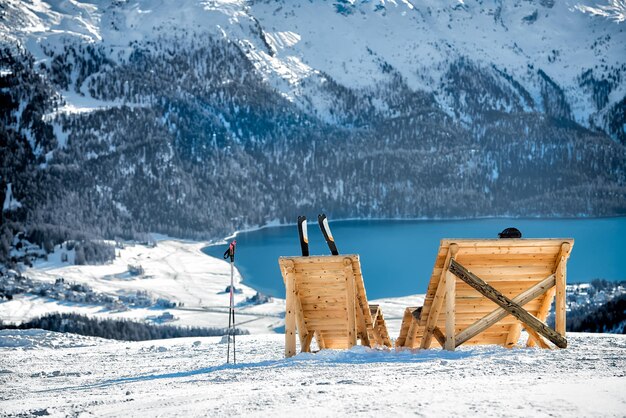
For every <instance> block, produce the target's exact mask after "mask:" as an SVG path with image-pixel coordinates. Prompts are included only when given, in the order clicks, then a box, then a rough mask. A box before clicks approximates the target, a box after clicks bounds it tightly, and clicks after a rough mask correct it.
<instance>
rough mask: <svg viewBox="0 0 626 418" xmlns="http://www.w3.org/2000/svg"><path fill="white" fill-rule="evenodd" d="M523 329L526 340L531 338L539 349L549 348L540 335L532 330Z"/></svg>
mask: <svg viewBox="0 0 626 418" xmlns="http://www.w3.org/2000/svg"><path fill="white" fill-rule="evenodd" d="M525 329H526V332H527V333H528V338H531V339H532V340H533V341H534V342H535V344H538V345H539V347H541V348H547V349H549V348H550V346H549V345H548V344H547V343H546V342H545V341H544V340H543V338H541V335H539V334H538V333H537V332H536V331H535V330H533V329H532V328H525Z"/></svg>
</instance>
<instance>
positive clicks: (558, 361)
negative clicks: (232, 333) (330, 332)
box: [0, 239, 626, 417]
mask: <svg viewBox="0 0 626 418" xmlns="http://www.w3.org/2000/svg"><path fill="white" fill-rule="evenodd" d="M203 245H204V244H202V243H197V242H190V241H177V240H170V239H165V240H161V241H159V242H158V245H157V246H156V247H154V248H151V247H146V246H141V245H136V246H127V247H126V248H124V249H122V250H117V251H118V252H119V257H118V258H116V260H115V261H114V262H113V263H111V264H107V265H103V266H74V265H69V264H64V263H61V262H60V259H57V257H56V256H57V255H58V254H55V255H53V256H51V257H50V261H49V262H47V263H43V262H42V263H39V264H36V265H35V267H34V268H32V269H28V270H26V271H25V272H24V274H26V275H29V276H31V277H33V278H36V279H37V280H41V281H54V280H56V278H57V277H64V278H65V280H66V281H70V282H77V283H86V284H89V285H90V286H91V287H92V288H93V289H94V290H95V291H98V292H105V293H110V294H119V292H124V291H129V290H136V289H143V290H147V291H149V292H151V293H153V294H157V295H159V296H162V297H165V298H167V299H170V300H175V301H178V302H183V303H184V304H185V306H184V308H185V309H190V310H183V309H168V311H170V312H172V313H173V314H174V316H175V317H176V318H177V320H176V321H175V322H174V323H175V324H182V325H196V326H199V325H202V326H219V327H223V326H224V325H226V324H227V322H228V320H227V316H226V312H227V311H226V306H225V305H226V303H227V300H228V298H227V295H226V294H224V293H222V292H223V290H224V289H225V287H226V286H227V285H228V283H229V280H230V268H229V266H228V264H227V263H226V262H224V261H223V260H219V259H216V258H212V257H209V256H207V255H205V254H204V253H202V252H201V248H202V246H203ZM128 264H134V265H136V264H140V265H141V266H142V267H143V268H144V270H145V273H144V276H143V278H130V277H127V275H126V274H125V273H127V269H128ZM277 273H278V272H277ZM278 279H279V277H278ZM240 280H241V276H240V275H239V274H238V273H237V274H236V281H237V283H238V284H237V287H238V288H240V289H241V290H242V293H241V294H239V295H237V301H238V302H242V301H243V300H244V299H245V298H246V297H248V296H252V295H253V294H254V293H255V291H254V290H253V289H251V288H249V287H247V286H245V285H243V284H241V283H240ZM372 302H374V303H380V304H381V305H382V309H383V312H384V314H385V317H386V319H387V325H388V328H389V332H390V335H391V336H392V337H395V336H397V334H398V330H399V325H400V319H401V316H402V313H403V311H404V308H405V307H406V306H410V305H419V304H420V303H421V302H422V296H419V295H414V296H407V297H403V298H395V299H386V300H379V301H372ZM53 311H73V312H82V313H86V314H89V315H94V316H98V317H112V318H117V317H124V318H133V319H135V320H144V319H146V318H147V317H148V316H154V315H155V314H158V310H155V309H154V308H152V309H131V310H129V311H126V312H112V311H107V310H106V309H104V308H103V307H102V306H89V305H84V304H71V303H67V302H58V301H53V300H50V299H44V298H41V297H36V296H33V295H28V296H18V297H16V298H15V299H14V300H13V301H7V302H4V303H0V318H3V319H4V320H6V319H12V320H17V321H21V320H25V319H28V318H31V317H34V316H37V315H41V314H44V313H47V312H53ZM238 313H239V314H238V315H239V316H238V318H239V320H240V321H241V323H242V327H243V328H245V329H248V330H249V331H250V332H251V333H252V334H251V335H246V336H238V337H237V360H238V364H237V365H232V364H231V365H226V364H224V363H225V356H226V344H225V343H224V340H223V339H222V338H219V337H207V338H181V339H171V340H156V341H145V342H119V341H110V340H104V339H99V338H91V337H83V336H78V335H73V334H59V333H54V332H48V331H42V330H25V331H12V330H4V331H0V387H1V388H2V390H0V416H24V415H46V414H49V415H52V416H87V415H97V416H127V415H133V416H155V415H166V416H174V415H177V416H185V417H187V416H198V415H202V416H207V415H208V416H224V415H246V416H260V415H263V416H265V415H269V414H274V415H280V416H288V415H296V416H298V415H300V414H302V413H303V411H307V413H311V414H315V415H316V416H339V415H347V414H361V415H379V414H382V413H385V414H386V413H391V414H396V415H402V416H404V415H425V416H452V415H468V414H471V415H478V416H493V415H497V416H502V415H506V416H528V415H531V414H532V415H539V416H547V415H551V416H572V415H583V416H590V415H593V416H624V414H625V412H626V336H624V335H608V334H569V335H568V341H569V347H568V348H567V349H565V350H539V349H514V350H507V349H504V348H501V347H499V346H483V347H462V348H461V349H459V350H458V351H457V352H454V353H451V352H445V351H441V350H434V349H433V350H424V351H416V352H411V351H395V350H372V349H367V348H364V347H355V348H354V349H352V350H348V351H334V350H324V351H322V352H319V353H316V354H299V355H297V356H295V357H293V358H290V359H284V358H283V353H284V335H283V334H280V333H276V332H275V329H276V328H278V327H280V326H282V325H283V319H282V315H283V314H284V301H283V300H281V299H274V300H273V301H271V302H269V303H266V304H262V305H256V306H242V307H241V308H240V309H239V310H238ZM243 321H246V322H245V323H244V322H243Z"/></svg>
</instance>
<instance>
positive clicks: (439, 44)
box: [0, 0, 626, 242]
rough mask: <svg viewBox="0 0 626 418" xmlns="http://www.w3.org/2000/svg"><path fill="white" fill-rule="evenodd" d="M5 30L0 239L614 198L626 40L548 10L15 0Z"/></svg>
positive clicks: (598, 207) (610, 211) (525, 210)
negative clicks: (22, 232) (8, 199)
mask: <svg viewBox="0 0 626 418" xmlns="http://www.w3.org/2000/svg"><path fill="white" fill-rule="evenodd" d="M0 33H3V34H4V35H6V36H5V40H4V41H3V42H2V56H1V57H0V63H1V66H2V68H1V69H2V72H1V73H0V87H1V88H2V95H3V96H4V97H5V98H6V99H7V100H5V102H6V103H7V104H5V105H3V106H2V108H1V109H0V110H1V117H2V120H3V131H4V132H3V134H4V137H5V138H6V141H5V143H3V144H2V147H3V150H4V151H3V154H4V157H3V158H4V161H3V169H2V172H0V176H1V182H2V185H1V186H2V187H1V188H0V198H2V200H4V195H5V194H6V191H8V190H9V187H8V184H11V185H12V188H11V190H12V192H13V195H14V198H15V199H17V201H19V202H21V203H22V207H20V208H17V209H15V210H12V211H5V212H4V213H3V217H4V221H5V222H4V223H3V224H4V226H3V228H4V229H3V231H2V234H0V235H3V236H5V242H8V241H10V240H9V235H11V234H13V233H15V232H16V231H17V230H19V229H22V228H26V229H29V228H30V229H31V230H33V229H37V228H38V229H40V230H41V229H44V230H45V231H47V235H48V236H50V237H51V239H52V240H53V241H55V242H56V241H58V240H60V239H61V236H63V238H64V239H68V236H67V234H70V233H71V232H69V231H71V230H76V231H82V232H85V233H88V234H93V235H96V236H106V237H113V236H124V237H132V236H133V235H134V234H136V233H141V232H144V231H158V232H163V233H167V234H170V235H173V236H189V237H196V238H200V237H202V238H206V237H210V236H213V237H215V236H223V235H224V234H226V233H228V232H232V231H233V230H237V229H243V228H245V227H249V226H253V225H262V224H265V223H267V222H268V221H270V220H274V219H278V220H279V221H281V222H285V221H287V220H289V219H292V218H293V216H295V215H294V214H297V213H299V212H302V211H307V210H313V211H315V210H318V211H319V210H325V211H326V212H327V213H329V215H331V216H333V217H334V218H339V217H364V218H368V217H399V218H403V217H405V218H406V217H413V218H415V217H459V216H462V217H472V216H486V215H490V216H502V215H508V216H579V215H583V216H604V215H623V214H624V213H626V205H625V203H624V202H625V199H624V197H625V196H626V169H625V167H626V150H625V144H626V130H624V126H626V125H625V124H626V82H624V74H626V59H625V57H624V53H623V51H622V50H621V49H620V45H623V41H625V40H626V34H624V31H623V28H622V26H621V25H620V24H617V23H614V22H611V21H609V20H606V19H604V18H601V17H597V16H590V15H587V14H583V13H581V12H580V11H577V10H575V9H570V8H568V6H567V5H564V4H561V3H556V2H551V1H545V0H542V1H539V2H522V1H518V2H510V3H506V4H503V3H501V2H497V1H496V2H487V1H475V2H469V1H467V2H443V3H442V2H434V1H432V2H431V1H425V2H421V3H419V4H417V3H415V2H407V1H398V2H382V1H380V2H376V1H372V2H368V1H352V2H348V1H336V2H331V1H323V2H308V3H307V2H302V3H291V2H284V1H249V2H244V1H235V0H233V1H226V0H224V1H195V0H187V1H184V2H181V3H178V7H168V5H167V3H166V2H147V1H139V2H132V3H130V2H125V1H113V2H108V1H92V2H72V3H65V2H60V1H49V2H43V1H35V0H33V1H27V2H15V1H9V2H8V3H6V4H5V6H4V7H3V8H2V9H0ZM58 230H63V231H64V232H62V233H61V232H58ZM54 231H56V232H54ZM44 235H46V234H44ZM59 242H60V241H59Z"/></svg>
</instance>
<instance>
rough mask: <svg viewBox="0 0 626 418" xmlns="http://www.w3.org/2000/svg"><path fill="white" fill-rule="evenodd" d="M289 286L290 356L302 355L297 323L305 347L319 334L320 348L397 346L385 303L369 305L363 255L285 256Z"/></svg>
mask: <svg viewBox="0 0 626 418" xmlns="http://www.w3.org/2000/svg"><path fill="white" fill-rule="evenodd" d="M278 264H279V265H280V270H281V273H282V275H283V280H284V282H285V288H286V290H287V296H286V304H287V306H286V312H285V357H291V356H293V355H295V354H296V328H297V330H298V336H299V338H300V349H301V351H302V352H309V351H310V350H311V341H312V339H313V336H315V340H316V341H317V345H318V346H319V347H320V349H323V348H350V347H352V346H354V345H356V344H357V339H359V340H360V341H361V344H362V345H367V346H370V347H372V346H374V345H381V346H382V345H384V346H387V347H391V340H390V339H389V334H388V333H387V327H386V325H385V319H384V317H383V315H382V312H381V311H380V308H379V307H378V306H375V305H371V306H370V305H368V302H367V296H366V294H365V286H364V284H363V275H362V274H361V264H360V262H359V256H358V255H336V256H316V257H280V258H279V259H278Z"/></svg>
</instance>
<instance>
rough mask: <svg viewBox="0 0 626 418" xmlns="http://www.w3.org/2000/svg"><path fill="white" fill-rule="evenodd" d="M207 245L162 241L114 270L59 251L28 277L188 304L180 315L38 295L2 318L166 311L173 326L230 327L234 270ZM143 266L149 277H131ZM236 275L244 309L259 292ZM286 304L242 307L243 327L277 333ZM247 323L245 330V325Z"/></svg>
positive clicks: (123, 252)
mask: <svg viewBox="0 0 626 418" xmlns="http://www.w3.org/2000/svg"><path fill="white" fill-rule="evenodd" d="M204 245H205V244H203V243H198V242H185V241H175V240H162V241H159V242H158V245H157V246H156V247H154V248H150V247H146V246H143V245H136V246H130V245H129V246H126V247H125V248H124V249H118V250H116V252H117V253H118V255H119V257H117V258H116V259H115V260H114V261H113V262H112V263H111V264H105V265H96V266H76V265H70V264H68V263H61V262H60V257H58V255H59V254H58V253H59V251H57V252H56V253H55V254H52V255H51V256H50V257H49V260H50V261H48V262H39V263H37V264H35V266H34V267H33V268H30V269H27V270H26V271H25V272H24V273H23V274H24V275H25V276H28V277H30V278H32V279H35V280H38V281H44V282H50V283H54V281H55V280H56V279H57V278H61V277H62V278H64V279H65V281H66V282H69V283H82V284H87V285H89V286H90V287H91V288H92V289H93V290H94V291H96V292H101V293H104V294H109V295H114V296H119V295H123V294H128V293H132V292H136V291H138V290H139V291H147V292H148V293H149V294H150V295H152V296H154V297H162V298H165V299H167V300H170V301H173V302H177V303H178V304H180V303H182V304H183V306H182V307H179V308H177V309H170V308H168V309H165V308H161V309H160V310H159V309H157V308H155V307H151V308H136V309H130V310H128V311H124V312H116V311H114V310H108V309H105V307H104V306H101V305H89V304H79V303H69V302H65V301H56V300H52V299H49V298H42V297H39V296H35V295H17V296H16V297H15V298H14V299H13V300H12V301H5V302H3V303H0V317H1V318H3V320H5V321H7V322H14V323H19V322H22V321H25V320H28V319H32V318H34V317H38V316H42V315H45V314H47V313H51V312H76V313H81V314H86V315H90V316H96V317H100V318H112V319H116V318H126V319H133V320H146V319H148V318H150V317H154V316H156V315H159V314H160V313H161V312H163V311H168V312H170V313H172V314H173V315H174V316H175V318H176V320H175V321H174V322H168V323H169V324H172V325H184V326H202V327H224V326H225V325H226V324H228V294H227V293H224V291H225V289H226V287H227V286H228V285H229V284H230V266H229V265H228V264H227V263H226V262H225V261H223V260H218V259H216V258H213V257H209V256H207V255H205V254H204V253H203V252H202V251H201V249H202V247H203V246H204ZM129 264H131V265H141V266H142V267H143V269H144V270H145V273H144V274H143V275H142V276H140V277H135V276H130V275H129V274H128V265H129ZM240 282H241V276H240V275H239V273H238V272H237V271H235V287H236V288H237V289H240V290H241V293H237V294H236V295H235V303H237V304H240V305H241V304H242V303H244V302H245V299H246V298H247V297H252V296H254V295H255V293H256V292H255V291H254V290H253V289H251V288H249V287H248V286H245V285H242V284H241V283H240ZM283 312H284V301H282V300H273V301H271V302H268V303H266V304H263V305H258V306H255V305H245V304H244V305H242V306H240V307H239V308H238V311H237V313H238V322H239V323H242V325H241V327H242V328H244V329H248V330H250V331H252V332H272V330H273V328H275V327H279V326H281V325H282V324H283V320H282V318H281V316H282V313H283ZM243 323H245V324H243Z"/></svg>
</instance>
